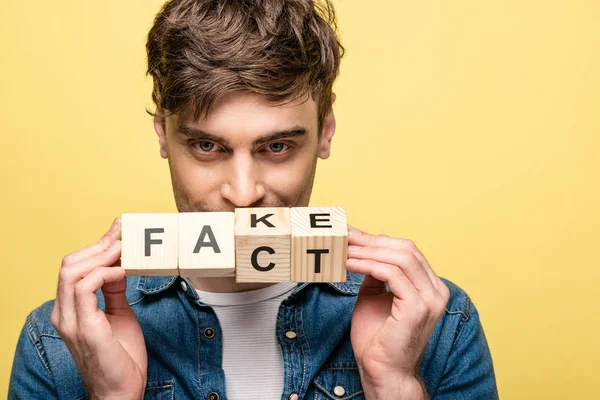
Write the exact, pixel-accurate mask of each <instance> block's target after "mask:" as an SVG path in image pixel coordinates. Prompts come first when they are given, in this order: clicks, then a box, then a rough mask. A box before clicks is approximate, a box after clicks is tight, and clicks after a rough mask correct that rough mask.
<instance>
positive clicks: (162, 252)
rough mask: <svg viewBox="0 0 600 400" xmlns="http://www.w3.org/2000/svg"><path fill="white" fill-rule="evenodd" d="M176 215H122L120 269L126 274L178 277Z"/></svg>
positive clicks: (177, 217) (177, 218)
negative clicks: (123, 269)
mask: <svg viewBox="0 0 600 400" xmlns="http://www.w3.org/2000/svg"><path fill="white" fill-rule="evenodd" d="M178 220H179V216H178V214H177V213H156V214H144V213H131V214H123V215H122V216H121V243H122V247H121V267H122V268H125V270H126V271H127V275H134V276H140V275H162V276H171V275H178V274H179V270H178V268H177V263H178V260H177V258H178V257H177V253H178V238H179V237H178V236H179V233H178Z"/></svg>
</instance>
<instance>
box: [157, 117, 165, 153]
mask: <svg viewBox="0 0 600 400" xmlns="http://www.w3.org/2000/svg"><path fill="white" fill-rule="evenodd" d="M154 130H155V131H156V134H157V135H158V144H159V146H160V156H161V157H162V158H167V157H168V153H167V120H166V119H165V118H161V117H154Z"/></svg>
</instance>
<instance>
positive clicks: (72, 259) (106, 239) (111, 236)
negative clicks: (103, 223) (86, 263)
mask: <svg viewBox="0 0 600 400" xmlns="http://www.w3.org/2000/svg"><path fill="white" fill-rule="evenodd" d="M119 239H121V217H118V218H115V219H114V220H113V223H112V225H111V227H110V229H109V230H108V232H106V233H105V234H104V235H103V236H102V237H101V238H100V239H99V240H98V241H97V242H96V243H93V244H90V245H88V246H86V247H84V248H83V249H80V250H78V251H76V252H74V253H71V254H68V255H67V256H65V257H64V258H63V262H62V267H66V266H68V265H71V264H75V263H77V262H79V261H81V260H85V259H86V258H90V257H92V256H94V255H96V254H98V253H100V252H101V251H103V250H106V248H108V247H109V246H110V245H111V244H112V243H113V242H114V241H115V240H119Z"/></svg>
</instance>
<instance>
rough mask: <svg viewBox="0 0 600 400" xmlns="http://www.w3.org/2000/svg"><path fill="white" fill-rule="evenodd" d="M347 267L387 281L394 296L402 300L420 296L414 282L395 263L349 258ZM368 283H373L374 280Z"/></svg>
mask: <svg viewBox="0 0 600 400" xmlns="http://www.w3.org/2000/svg"><path fill="white" fill-rule="evenodd" d="M346 267H347V269H348V270H349V271H350V272H356V273H359V274H364V275H370V276H372V277H373V278H375V279H377V280H379V281H381V282H384V283H387V285H388V286H389V288H390V291H391V292H392V293H393V294H394V296H395V297H397V298H399V299H401V300H406V301H414V300H415V299H416V298H417V297H419V293H418V292H417V290H416V289H415V287H414V286H413V284H412V283H410V280H409V279H408V278H407V277H406V275H404V273H403V272H402V270H401V269H400V268H398V267H396V266H395V265H391V264H386V263H380V262H378V261H373V260H360V259H356V258H349V259H348V260H347V261H346ZM368 284H369V285H370V286H372V285H373V283H372V281H371V282H369V283H368Z"/></svg>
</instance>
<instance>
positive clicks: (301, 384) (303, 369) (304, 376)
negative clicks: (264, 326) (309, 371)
mask: <svg viewBox="0 0 600 400" xmlns="http://www.w3.org/2000/svg"><path fill="white" fill-rule="evenodd" d="M300 305H301V306H302V304H300ZM297 311H298V306H297V305H294V320H295V322H296V326H299V325H298V317H297ZM302 321H304V319H302V320H301V323H302ZM300 329H301V332H302V334H301V337H302V340H303V341H304V342H306V347H307V351H308V354H309V355H310V354H311V353H312V352H311V350H310V343H309V341H308V340H306V339H305V338H304V325H301V326H300ZM300 351H301V352H302V364H303V367H302V381H301V383H300V390H299V392H300V393H304V390H305V388H304V380H305V378H306V359H307V357H306V354H305V353H304V348H303V346H302V344H300Z"/></svg>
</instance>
